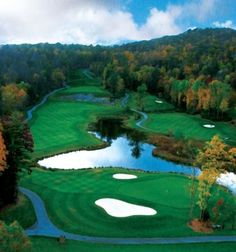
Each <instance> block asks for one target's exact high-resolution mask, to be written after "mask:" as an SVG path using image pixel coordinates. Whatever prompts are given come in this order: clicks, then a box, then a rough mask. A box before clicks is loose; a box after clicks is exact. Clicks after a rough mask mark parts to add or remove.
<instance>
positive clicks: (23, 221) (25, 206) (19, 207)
mask: <svg viewBox="0 0 236 252" xmlns="http://www.w3.org/2000/svg"><path fill="white" fill-rule="evenodd" d="M0 220H3V221H4V222H6V223H7V224H10V223H12V222H13V221H15V220H17V221H18V222H19V224H20V225H21V226H22V227H23V228H28V227H30V226H32V225H33V224H34V223H35V222H36V216H35V213H34V208H33V206H32V204H31V202H30V200H29V199H28V198H27V197H26V196H24V195H23V194H21V193H19V198H18V202H17V204H16V205H9V206H6V207H5V208H4V209H2V210H0Z"/></svg>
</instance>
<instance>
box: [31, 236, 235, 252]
mask: <svg viewBox="0 0 236 252" xmlns="http://www.w3.org/2000/svg"><path fill="white" fill-rule="evenodd" d="M31 242H32V247H33V251H32V252H48V251H50V252H64V251H66V252H75V251H79V252H95V251H96V252H111V251H112V252H118V251H119V252H120V251H122V252H156V251H162V252H172V251H175V252H202V251H207V252H234V251H235V250H236V243H217V244H214V243H203V244H173V245H109V244H94V243H84V242H77V241H66V243H65V244H59V243H58V241H57V240H56V239H53V238H42V237H37V238H31Z"/></svg>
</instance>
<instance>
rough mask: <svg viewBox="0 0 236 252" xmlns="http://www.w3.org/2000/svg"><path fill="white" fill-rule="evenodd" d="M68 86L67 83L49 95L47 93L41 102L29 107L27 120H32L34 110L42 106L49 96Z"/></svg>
mask: <svg viewBox="0 0 236 252" xmlns="http://www.w3.org/2000/svg"><path fill="white" fill-rule="evenodd" d="M68 87H69V86H68V85H66V86H65V87H62V88H58V89H55V90H53V91H52V92H50V93H48V94H47V95H45V96H44V97H43V99H42V100H41V102H40V103H38V104H36V105H35V106H33V107H32V108H31V109H29V110H28V111H27V119H26V120H27V121H30V120H31V119H32V117H33V112H34V111H35V110H36V109H37V108H38V107H40V106H42V105H43V104H44V103H45V102H46V101H47V100H48V98H49V97H50V96H52V95H54V94H55V93H57V92H58V91H61V90H64V89H66V88H68Z"/></svg>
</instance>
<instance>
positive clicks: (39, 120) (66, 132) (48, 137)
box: [30, 78, 122, 157]
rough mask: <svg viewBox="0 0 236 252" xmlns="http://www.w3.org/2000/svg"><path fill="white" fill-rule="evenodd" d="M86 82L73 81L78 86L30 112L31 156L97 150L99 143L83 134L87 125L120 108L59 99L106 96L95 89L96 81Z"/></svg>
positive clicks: (116, 113) (119, 112)
mask: <svg viewBox="0 0 236 252" xmlns="http://www.w3.org/2000/svg"><path fill="white" fill-rule="evenodd" d="M89 81H90V79H88V78H81V79H80V80H77V81H76V83H77V85H78V84H81V85H80V86H77V85H75V86H72V87H69V88H68V89H66V90H63V91H60V92H58V93H57V94H56V95H54V96H52V97H50V99H49V100H48V101H47V102H46V103H45V104H44V105H43V106H41V107H39V108H38V109H37V110H36V111H35V112H34V114H33V119H32V120H31V121H30V127H31V132H32V134H33V138H34V143H35V146H34V148H35V153H34V156H35V157H42V156H50V155H53V154H56V153H61V152H67V151H70V150H76V149H80V148H91V147H99V145H101V144H102V142H101V141H100V140H98V139H97V138H95V137H94V136H92V135H91V134H89V133H88V132H87V131H88V126H89V124H90V123H91V122H95V121H96V118H97V117H98V116H116V115H120V114H121V112H122V109H121V107H120V106H119V105H103V104H96V103H89V102H78V101H73V100H72V101H64V100H63V96H65V95H69V94H78V93H93V94H94V95H96V96H108V92H107V91H106V90H104V89H103V88H102V87H101V86H99V82H98V81H97V80H96V85H89V83H87V82H89ZM86 83H87V84H88V85H86ZM93 84H94V83H93Z"/></svg>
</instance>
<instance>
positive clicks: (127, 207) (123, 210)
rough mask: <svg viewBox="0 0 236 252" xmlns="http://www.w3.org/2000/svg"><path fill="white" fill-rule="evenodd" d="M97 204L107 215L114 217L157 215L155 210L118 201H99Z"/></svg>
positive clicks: (106, 199) (107, 199)
mask: <svg viewBox="0 0 236 252" xmlns="http://www.w3.org/2000/svg"><path fill="white" fill-rule="evenodd" d="M95 204H96V205H97V206H99V207H102V208H103V209H104V210H105V211H106V212H107V214H109V215H111V216H113V217H129V216H134V215H155V214H156V213H157V212H156V211H155V210H154V209H153V208H150V207H144V206H139V205H134V204H130V203H127V202H125V201H122V200H117V199H109V198H104V199H99V200H97V201H96V202H95Z"/></svg>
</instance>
